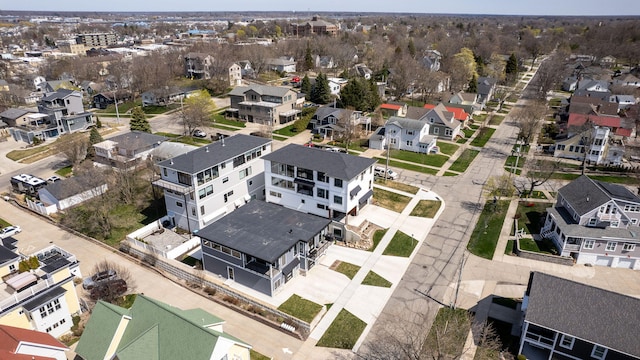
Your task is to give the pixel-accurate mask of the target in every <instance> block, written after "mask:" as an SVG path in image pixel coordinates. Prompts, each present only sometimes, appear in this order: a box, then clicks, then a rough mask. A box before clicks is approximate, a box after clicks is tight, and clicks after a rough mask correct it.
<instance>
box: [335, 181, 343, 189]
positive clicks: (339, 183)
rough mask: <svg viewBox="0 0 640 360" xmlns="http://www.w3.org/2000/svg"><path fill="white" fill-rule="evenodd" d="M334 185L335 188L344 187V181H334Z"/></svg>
mask: <svg viewBox="0 0 640 360" xmlns="http://www.w3.org/2000/svg"><path fill="white" fill-rule="evenodd" d="M333 185H335V187H339V188H341V187H342V179H333Z"/></svg>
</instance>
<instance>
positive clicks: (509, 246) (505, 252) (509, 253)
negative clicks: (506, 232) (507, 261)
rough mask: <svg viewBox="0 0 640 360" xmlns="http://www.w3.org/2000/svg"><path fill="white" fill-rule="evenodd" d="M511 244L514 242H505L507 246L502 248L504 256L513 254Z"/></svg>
mask: <svg viewBox="0 0 640 360" xmlns="http://www.w3.org/2000/svg"><path fill="white" fill-rule="evenodd" d="M513 243H515V240H509V241H507V246H506V247H505V248H504V254H505V255H512V254H513Z"/></svg>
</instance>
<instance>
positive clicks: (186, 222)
mask: <svg viewBox="0 0 640 360" xmlns="http://www.w3.org/2000/svg"><path fill="white" fill-rule="evenodd" d="M271 146H272V145H271V140H270V139H265V138H262V137H257V136H250V135H242V134H238V135H234V136H231V137H227V138H222V139H221V140H218V141H216V142H213V143H211V144H208V145H205V146H202V147H200V148H197V149H195V150H192V151H189V152H187V153H184V154H182V155H179V156H176V157H173V158H169V159H167V160H164V161H161V162H159V163H158V167H159V169H160V179H158V180H155V181H154V182H153V185H154V186H157V187H159V188H161V189H162V190H163V191H164V201H165V205H166V208H167V215H168V216H169V218H170V219H171V222H172V223H173V224H174V225H175V226H177V227H180V228H182V229H187V230H189V232H195V231H197V230H198V229H202V228H203V227H205V226H207V225H209V224H211V223H212V222H214V221H215V220H217V219H219V218H221V217H222V216H224V215H225V214H227V213H230V212H232V211H234V210H235V209H237V208H239V207H241V206H242V205H244V204H245V203H246V202H248V201H250V200H251V199H261V200H264V198H265V184H264V182H265V178H264V166H265V164H264V161H263V160H262V157H263V156H264V155H266V154H269V153H270V152H271Z"/></svg>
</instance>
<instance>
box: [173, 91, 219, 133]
mask: <svg viewBox="0 0 640 360" xmlns="http://www.w3.org/2000/svg"><path fill="white" fill-rule="evenodd" d="M214 108H215V104H214V103H213V101H212V100H211V96H209V93H208V92H207V91H206V90H200V91H198V92H196V93H195V94H193V95H191V96H189V97H188V98H187V99H186V100H185V101H184V108H183V109H182V114H181V115H182V122H183V125H184V128H185V130H186V134H189V135H191V134H193V131H194V130H195V129H196V128H198V127H202V126H206V125H207V124H208V123H209V121H210V117H211V111H213V109H214Z"/></svg>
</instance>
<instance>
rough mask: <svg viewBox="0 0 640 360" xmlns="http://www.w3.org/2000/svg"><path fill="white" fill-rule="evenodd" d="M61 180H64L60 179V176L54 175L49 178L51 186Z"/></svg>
mask: <svg viewBox="0 0 640 360" xmlns="http://www.w3.org/2000/svg"><path fill="white" fill-rule="evenodd" d="M60 180H62V179H60V177H59V176H56V175H53V176H51V177H49V178H48V179H47V182H48V183H49V184H53V183H54V182H56V181H60Z"/></svg>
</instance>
